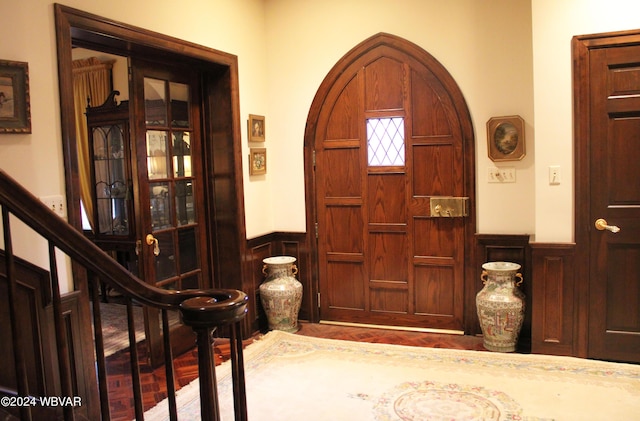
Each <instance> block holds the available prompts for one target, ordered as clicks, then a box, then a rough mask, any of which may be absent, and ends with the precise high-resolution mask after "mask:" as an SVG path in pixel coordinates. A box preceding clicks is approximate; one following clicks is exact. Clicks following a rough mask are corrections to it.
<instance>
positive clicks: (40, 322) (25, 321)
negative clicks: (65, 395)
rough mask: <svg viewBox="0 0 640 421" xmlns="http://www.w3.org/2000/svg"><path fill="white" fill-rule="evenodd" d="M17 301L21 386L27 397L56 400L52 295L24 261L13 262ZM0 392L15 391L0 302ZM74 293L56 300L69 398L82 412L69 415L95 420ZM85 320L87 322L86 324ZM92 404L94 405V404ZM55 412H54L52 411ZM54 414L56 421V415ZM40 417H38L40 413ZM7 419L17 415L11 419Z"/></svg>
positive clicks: (1, 289) (4, 290)
mask: <svg viewBox="0 0 640 421" xmlns="http://www.w3.org/2000/svg"><path fill="white" fill-rule="evenodd" d="M4 256H5V255H4V252H2V251H1V250H0V297H8V282H7V276H6V267H5V258H4ZM15 271H16V279H17V282H18V285H17V291H16V292H17V296H16V297H15V303H16V310H17V318H18V326H19V334H20V335H21V338H20V342H21V343H22V347H21V349H23V350H24V351H23V352H22V358H23V359H24V360H25V366H26V367H27V373H26V376H27V385H28V388H29V394H30V395H31V396H60V395H61V392H60V391H61V386H60V376H59V371H58V363H57V361H58V351H57V349H58V348H57V343H56V339H55V338H56V337H55V326H54V323H53V304H52V291H51V283H50V277H49V272H47V271H46V270H44V269H42V268H40V267H37V266H35V265H33V264H31V263H29V262H26V261H25V260H22V259H20V258H17V257H16V258H15ZM0 303H2V305H0V338H2V340H0V361H2V363H3V364H4V369H2V370H0V386H2V387H4V388H7V389H10V390H14V391H17V380H16V370H15V367H16V364H14V356H13V355H14V354H13V349H14V346H15V344H14V343H13V337H12V334H11V322H10V313H9V306H8V305H7V302H6V301H2V300H0ZM79 303H80V293H79V292H78V291H73V292H70V293H67V294H65V295H63V296H62V297H61V306H62V311H63V324H64V326H65V331H66V335H67V337H68V338H69V362H68V363H69V367H71V377H72V388H73V393H74V396H80V397H82V406H81V407H78V408H76V410H75V413H76V416H78V417H83V418H84V419H97V418H96V417H98V416H99V411H98V410H97V409H99V408H98V407H97V406H94V405H92V402H95V399H97V398H95V397H96V396H97V387H96V385H95V382H96V379H95V374H93V376H92V373H94V359H93V349H89V350H88V351H86V350H85V349H84V347H83V344H82V340H81V338H82V337H83V335H82V334H81V330H83V329H84V330H85V332H84V333H85V334H87V332H88V334H89V335H90V334H91V327H90V325H88V324H86V322H85V324H82V323H81V320H80V316H79ZM87 320H88V319H87ZM94 398H95V399H94ZM58 409H59V408H58ZM58 409H56V412H58V413H59V415H61V410H58ZM40 411H43V412H40ZM13 415H17V413H16V414H13ZM51 416H52V414H51V410H50V409H48V410H45V409H42V408H35V409H34V417H35V418H34V419H45V418H47V419H48V418H50V417H51Z"/></svg>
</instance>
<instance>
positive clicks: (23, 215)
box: [0, 170, 248, 421]
mask: <svg viewBox="0 0 640 421" xmlns="http://www.w3.org/2000/svg"><path fill="white" fill-rule="evenodd" d="M0 206H1V207H2V230H3V238H4V256H5V265H6V266H5V267H6V278H7V282H8V296H7V298H6V305H7V306H8V307H9V315H10V320H11V325H12V326H11V340H12V341H13V349H14V360H15V361H14V362H15V371H16V373H15V374H16V375H15V379H16V388H17V390H16V391H15V393H17V396H22V397H27V396H30V391H29V385H28V379H27V367H26V362H25V360H24V358H23V356H22V355H23V354H22V352H21V351H22V349H21V345H22V344H23V338H22V336H23V335H22V332H21V331H20V329H19V328H18V323H17V322H16V320H17V319H18V314H19V311H20V309H19V308H17V304H16V300H15V298H16V291H17V281H16V276H15V256H14V254H13V243H12V237H11V224H10V215H13V216H15V217H16V218H18V219H19V220H21V221H22V222H23V223H24V224H26V225H27V226H28V227H30V228H31V229H32V230H33V231H35V232H37V233H38V234H39V235H41V236H42V237H43V238H45V239H46V240H47V241H48V244H49V263H50V270H49V273H50V278H51V292H52V297H51V301H52V305H53V315H54V317H53V318H54V327H55V338H56V345H57V349H58V354H57V359H58V362H57V363H58V371H59V373H60V376H59V377H60V378H59V382H60V384H59V390H60V391H61V396H63V397H69V398H72V397H73V392H72V375H71V368H70V357H69V342H68V338H67V334H66V330H65V329H66V327H65V325H64V323H63V316H62V308H61V307H62V306H61V294H60V288H59V279H58V269H57V266H56V250H58V251H61V252H62V253H64V254H65V255H66V256H68V258H69V259H70V260H71V261H72V262H74V263H77V264H78V265H80V266H81V267H83V268H85V269H86V270H87V273H88V280H89V282H93V286H94V288H91V290H92V291H93V303H94V305H93V323H94V326H95V329H94V338H93V340H94V343H95V353H96V369H97V370H96V371H97V381H98V391H99V392H98V393H99V397H100V413H101V418H102V419H103V420H110V419H111V418H110V411H109V398H108V390H107V378H106V364H105V357H104V342H103V337H102V329H101V327H102V323H101V317H100V309H99V302H100V300H99V299H98V292H97V291H98V285H99V282H104V283H105V284H107V285H109V286H111V287H112V288H114V289H116V290H117V291H119V292H120V293H122V294H123V295H124V296H125V297H127V315H128V329H129V343H130V358H131V375H132V383H133V396H134V402H135V416H136V419H137V420H143V419H144V410H143V406H142V387H141V383H140V371H139V365H138V356H137V350H136V348H137V347H136V346H135V345H136V339H135V328H134V326H133V311H132V310H133V309H132V305H133V304H132V303H133V300H135V301H136V303H140V304H142V305H146V306H151V307H155V308H159V309H161V314H162V325H163V336H164V354H165V368H166V374H167V376H166V381H167V395H168V396H167V397H168V402H169V405H168V406H169V419H171V420H177V419H178V417H177V406H176V397H175V381H174V375H173V359H172V354H171V343H170V335H169V331H170V329H169V320H168V313H167V312H168V310H180V312H181V314H182V318H183V321H184V323H185V324H186V325H188V326H190V327H192V329H193V330H194V331H195V332H196V334H197V347H198V365H199V368H198V373H199V379H200V402H201V412H202V414H201V419H202V420H212V421H219V419H220V415H219V406H218V396H217V387H216V380H215V364H214V360H213V354H212V346H211V335H212V332H213V331H214V330H215V329H216V328H217V327H222V326H228V327H229V332H230V337H231V338H230V339H231V367H232V379H233V394H234V411H235V419H236V420H238V421H246V419H247V409H246V399H245V385H244V366H243V356H242V333H241V321H242V319H243V318H244V317H245V314H246V312H247V300H248V297H247V295H246V294H245V293H244V292H242V291H238V290H230V289H210V290H179V291H176V290H164V289H160V288H156V287H154V286H151V285H149V284H146V283H145V282H144V281H142V280H141V279H139V278H137V277H135V276H134V275H132V274H131V273H130V272H128V271H127V270H126V269H125V268H124V267H122V266H121V265H120V264H118V263H117V262H116V261H115V260H113V259H112V258H111V257H110V256H109V255H108V254H106V253H105V252H104V251H102V250H101V249H100V248H99V247H97V246H96V245H95V244H93V243H92V242H91V241H90V240H89V239H87V238H86V237H85V236H84V235H83V234H82V233H81V232H79V231H78V230H76V229H75V228H73V227H72V226H71V225H69V224H68V223H67V222H66V221H64V220H63V219H62V218H60V217H58V216H57V215H56V214H55V213H53V212H52V211H51V210H50V209H48V208H47V206H46V205H44V204H43V203H41V202H40V201H39V200H38V199H37V198H36V197H35V196H34V195H32V194H31V193H30V192H28V191H27V190H26V189H25V188H24V187H22V186H21V185H20V184H19V183H18V182H17V181H15V180H14V179H13V178H11V177H10V176H9V175H8V174H6V173H5V172H4V171H2V170H0ZM0 300H3V299H2V297H0ZM0 305H4V303H2V302H1V301H0ZM3 363H4V364H7V362H3ZM9 389H11V385H0V395H3V390H4V391H6V390H9ZM4 395H6V393H4ZM61 416H62V418H63V419H64V420H74V419H76V415H75V412H74V409H73V406H70V405H69V406H64V407H63V408H62V415H61ZM19 417H20V419H22V420H32V419H34V418H33V414H32V407H30V406H28V405H23V406H21V407H20V408H19Z"/></svg>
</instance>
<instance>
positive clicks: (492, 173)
mask: <svg viewBox="0 0 640 421" xmlns="http://www.w3.org/2000/svg"><path fill="white" fill-rule="evenodd" d="M487 180H488V181H489V183H515V182H516V168H515V167H500V168H498V167H489V169H488V173H487Z"/></svg>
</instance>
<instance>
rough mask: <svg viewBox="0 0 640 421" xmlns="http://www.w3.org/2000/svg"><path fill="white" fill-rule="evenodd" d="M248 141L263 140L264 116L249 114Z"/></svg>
mask: <svg viewBox="0 0 640 421" xmlns="http://www.w3.org/2000/svg"><path fill="white" fill-rule="evenodd" d="M248 133H249V142H264V116H261V115H254V114H249V127H248Z"/></svg>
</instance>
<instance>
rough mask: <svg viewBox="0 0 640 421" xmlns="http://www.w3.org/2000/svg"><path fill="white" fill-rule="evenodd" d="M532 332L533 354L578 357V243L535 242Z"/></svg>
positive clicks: (533, 255) (532, 246)
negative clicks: (576, 272) (576, 256)
mask: <svg viewBox="0 0 640 421" xmlns="http://www.w3.org/2000/svg"><path fill="white" fill-rule="evenodd" d="M531 256H532V261H533V270H532V276H533V279H535V282H534V283H533V298H534V303H535V304H534V307H533V327H534V328H533V331H532V337H531V351H532V352H534V353H537V354H553V355H574V356H575V355H577V349H576V339H577V335H576V332H575V328H576V326H577V325H578V323H577V320H576V317H577V310H578V305H577V300H576V297H577V293H576V286H577V285H576V282H575V278H574V270H575V244H558V243H553V244H545V243H532V244H531Z"/></svg>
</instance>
